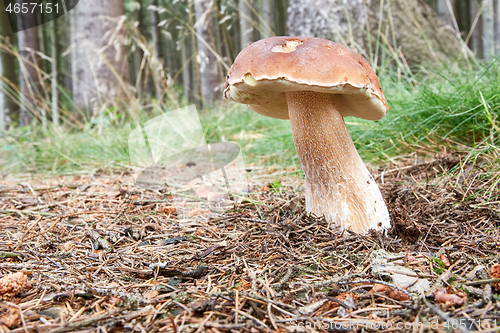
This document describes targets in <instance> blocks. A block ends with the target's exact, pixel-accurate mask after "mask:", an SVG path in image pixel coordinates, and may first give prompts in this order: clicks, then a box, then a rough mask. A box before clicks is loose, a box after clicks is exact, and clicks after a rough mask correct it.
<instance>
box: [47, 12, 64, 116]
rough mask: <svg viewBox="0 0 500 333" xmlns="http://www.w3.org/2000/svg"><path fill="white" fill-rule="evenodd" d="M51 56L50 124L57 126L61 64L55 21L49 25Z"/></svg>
mask: <svg viewBox="0 0 500 333" xmlns="http://www.w3.org/2000/svg"><path fill="white" fill-rule="evenodd" d="M49 24H50V28H51V29H50V35H51V54H52V64H51V65H52V122H53V123H54V124H55V125H59V83H58V77H59V63H60V62H61V57H60V53H61V52H60V49H59V43H58V39H57V19H55V20H52V21H51V22H50V23H49Z"/></svg>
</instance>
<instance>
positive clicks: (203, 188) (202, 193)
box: [195, 185, 212, 199]
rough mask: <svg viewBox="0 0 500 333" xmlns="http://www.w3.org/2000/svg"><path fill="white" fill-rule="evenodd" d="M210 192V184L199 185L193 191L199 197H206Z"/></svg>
mask: <svg viewBox="0 0 500 333" xmlns="http://www.w3.org/2000/svg"><path fill="white" fill-rule="evenodd" d="M210 192H212V186H210V185H200V186H198V188H197V189H196V191H195V193H196V196H197V197H198V198H201V199H207V197H208V195H209V194H210Z"/></svg>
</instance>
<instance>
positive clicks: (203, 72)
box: [194, 0, 220, 108]
mask: <svg viewBox="0 0 500 333" xmlns="http://www.w3.org/2000/svg"><path fill="white" fill-rule="evenodd" d="M212 5H213V4H212V1H210V0H194V7H195V13H196V24H195V26H196V35H197V36H196V37H197V39H196V43H197V47H198V53H197V56H196V60H197V63H198V66H199V72H200V85H201V95H202V104H203V107H204V108H207V107H208V106H210V105H211V104H212V103H213V101H214V100H215V99H216V98H218V97H219V96H220V80H219V76H218V73H217V58H216V57H215V55H214V53H213V52H215V38H214V28H213V22H212Z"/></svg>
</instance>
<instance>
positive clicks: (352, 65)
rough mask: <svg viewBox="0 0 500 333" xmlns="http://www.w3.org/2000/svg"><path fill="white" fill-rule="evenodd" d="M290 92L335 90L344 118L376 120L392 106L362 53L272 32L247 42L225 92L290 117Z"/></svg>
mask: <svg viewBox="0 0 500 333" xmlns="http://www.w3.org/2000/svg"><path fill="white" fill-rule="evenodd" d="M290 91H315V92H322V93H331V94H337V95H338V96H336V103H338V105H339V106H340V107H339V110H341V115H342V116H343V117H347V116H354V117H358V118H363V119H368V120H378V119H380V118H382V117H384V116H385V115H386V113H387V110H388V106H387V100H386V99H385V97H384V94H383V93H382V88H381V87H380V82H379V80H378V78H377V75H376V74H375V72H374V71H373V69H372V68H371V67H370V65H369V64H368V63H367V62H366V60H365V59H364V58H363V57H362V56H360V55H359V54H357V53H356V52H354V51H353V50H351V49H350V48H348V47H347V46H345V45H342V44H338V43H334V42H332V41H329V40H326V39H321V38H311V37H271V38H267V39H263V40H260V41H258V42H255V43H253V44H250V45H249V46H247V47H245V48H244V49H243V50H242V51H241V52H240V54H239V55H238V56H237V57H236V60H235V61H234V64H233V66H232V67H231V69H230V71H229V74H228V76H227V80H226V85H225V89H224V96H225V97H226V98H228V99H232V100H233V101H235V102H239V103H243V104H247V105H248V107H249V108H250V109H252V110H253V111H255V112H257V113H259V114H262V115H264V116H268V117H273V118H279V119H288V105H287V101H286V96H285V92H290Z"/></svg>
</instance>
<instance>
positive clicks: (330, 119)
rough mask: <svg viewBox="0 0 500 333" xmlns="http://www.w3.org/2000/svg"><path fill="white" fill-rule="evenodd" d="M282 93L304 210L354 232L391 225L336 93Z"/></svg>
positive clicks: (380, 195)
mask: <svg viewBox="0 0 500 333" xmlns="http://www.w3.org/2000/svg"><path fill="white" fill-rule="evenodd" d="M286 97H287V103H288V111H289V116H290V124H291V126H292V133H293V140H294V142H295V148H296V149H297V154H298V156H299V159H300V163H301V165H302V168H303V170H304V174H305V191H306V209H307V211H308V212H310V213H314V214H315V215H316V216H325V218H326V219H327V221H329V222H331V223H333V224H335V225H338V226H340V227H341V228H342V229H348V230H352V231H354V232H357V233H366V232H367V231H368V230H369V229H376V230H382V229H387V228H390V219H389V212H388V211H387V207H386V205H385V203H384V199H383V198H382V194H381V193H380V190H379V188H378V186H377V184H376V182H375V180H374V179H373V178H372V176H371V175H370V173H369V172H368V170H367V169H366V166H365V165H364V163H363V161H362V160H361V158H360V157H359V155H358V152H357V151H356V148H355V147H354V144H353V142H352V140H351V137H350V136H349V133H348V132H347V129H346V127H345V123H344V119H343V118H342V116H341V115H340V113H339V111H338V110H339V108H340V107H341V106H340V105H339V104H338V103H336V100H335V95H333V94H324V93H317V92H309V91H301V92H289V93H286Z"/></svg>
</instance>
